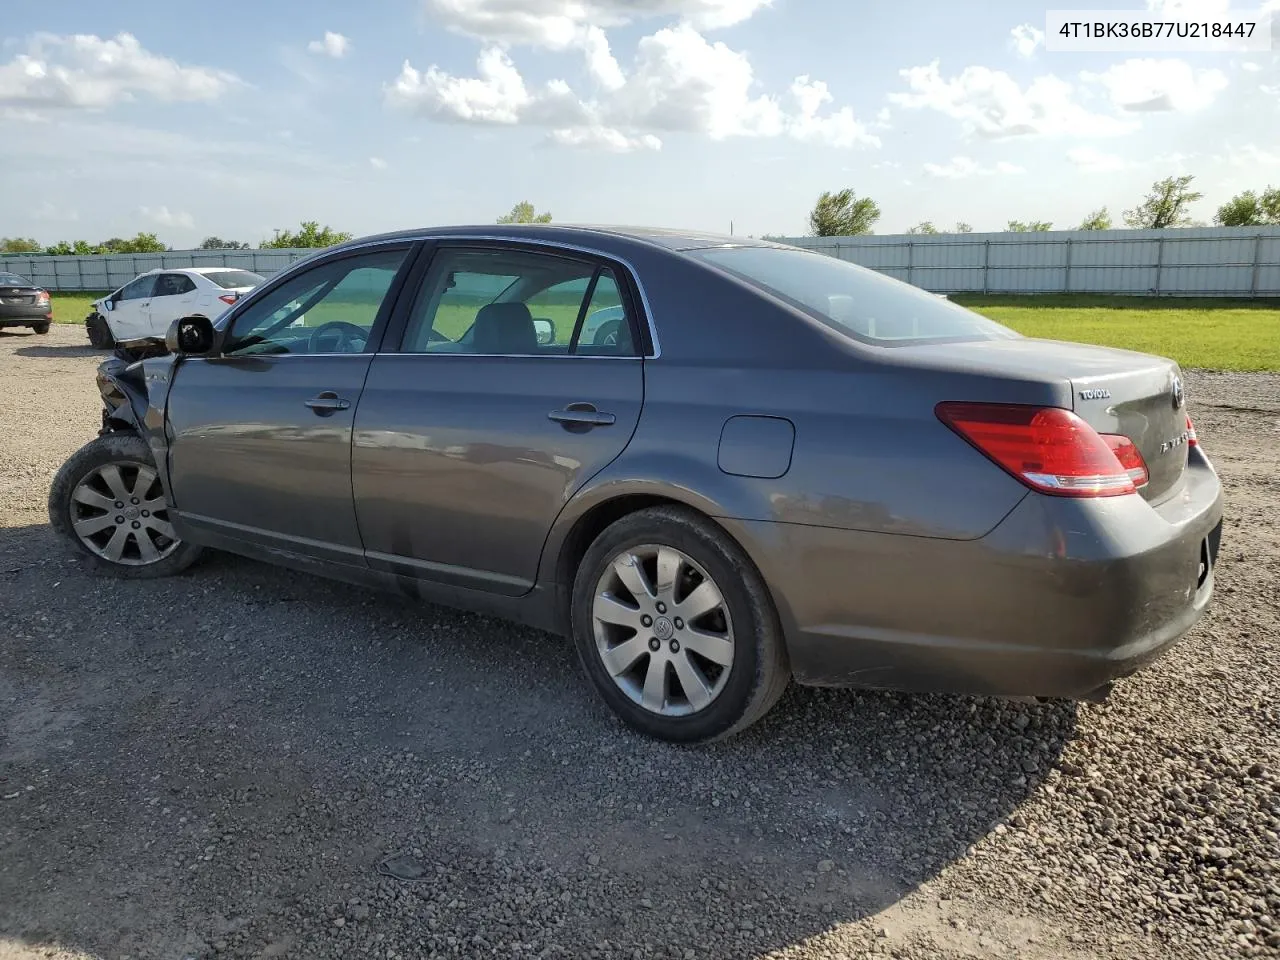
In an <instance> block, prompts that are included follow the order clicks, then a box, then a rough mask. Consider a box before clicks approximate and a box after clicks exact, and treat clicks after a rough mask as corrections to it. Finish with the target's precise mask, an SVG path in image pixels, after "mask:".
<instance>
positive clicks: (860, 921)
mask: <svg viewBox="0 0 1280 960" xmlns="http://www.w3.org/2000/svg"><path fill="white" fill-rule="evenodd" d="M82 340H83V333H82V331H80V330H79V329H75V328H70V329H69V328H56V329H55V331H54V332H53V333H52V334H51V335H50V336H48V337H35V336H25V335H22V334H10V335H0V384H3V386H4V399H3V407H0V411H2V422H3V425H4V428H5V429H4V432H3V435H2V436H0V462H3V463H4V469H3V473H2V474H0V494H3V496H2V497H0V960H19V958H21V960H28V958H35V957H48V956H55V957H84V956H102V957H112V958H116V957H122V956H129V957H133V958H142V957H157V958H159V957H164V958H177V957H284V956H289V957H306V958H313V957H315V958H325V957H378V958H391V957H406V958H407V957H431V956H438V957H482V956H503V957H514V958H521V957H528V958H533V957H593V958H596V957H598V958H605V957H618V958H633V957H635V958H699V960H701V958H713V957H717V958H718V957H748V956H750V957H758V956H771V957H786V958H801V957H804V958H817V957H832V958H835V957H840V958H846V957H857V956H864V955H885V956H896V957H905V958H964V957H1015V956H1016V957H1022V958H1042V960H1048V958H1084V957H1116V958H1121V957H1123V958H1135V957H1137V958H1144V957H1151V958H1156V957H1160V958H1165V957H1173V958H1184V957H1185V958H1197V960H1200V958H1206V957H1240V956H1280V698H1278V696H1277V694H1278V693H1280V689H1278V688H1280V655H1278V654H1280V640H1278V639H1277V625H1278V624H1280V596H1278V593H1277V583H1278V582H1280V549H1277V547H1280V532H1278V530H1277V526H1276V520H1277V515H1278V514H1277V509H1276V508H1277V504H1278V503H1280V377H1274V376H1270V377H1269V376H1261V375H1220V374H1213V375H1208V374H1196V373H1192V374H1190V375H1189V376H1188V381H1189V394H1190V397H1191V402H1192V411H1193V414H1194V415H1195V416H1196V418H1197V426H1198V428H1199V431H1200V434H1201V437H1202V439H1203V440H1204V442H1205V444H1206V446H1207V448H1208V450H1209V452H1210V455H1211V456H1212V457H1213V458H1214V460H1215V462H1216V463H1217V464H1218V465H1219V467H1220V469H1221V470H1222V472H1223V474H1224V478H1225V481H1226V484H1227V488H1228V495H1229V499H1230V503H1229V515H1228V517H1229V519H1228V526H1227V530H1226V534H1225V538H1224V545H1223V556H1222V563H1221V566H1220V568H1219V581H1218V582H1219V596H1218V600H1217V602H1216V604H1215V606H1214V608H1213V610H1212V612H1211V614H1210V616H1209V617H1208V618H1207V619H1206V620H1205V621H1204V622H1203V623H1202V624H1201V625H1200V626H1199V627H1198V628H1197V629H1196V630H1195V631H1194V632H1193V634H1192V635H1191V636H1189V637H1188V638H1187V639H1186V640H1185V641H1184V642H1183V643H1182V644H1181V645H1179V646H1178V647H1177V648H1175V649H1174V651H1172V652H1171V653H1170V654H1169V655H1168V656H1166V657H1165V658H1164V659H1162V660H1161V661H1160V662H1159V663H1158V664H1157V665H1156V666H1155V667H1153V668H1152V669H1150V670H1149V671H1147V672H1144V673H1142V674H1139V675H1138V676H1136V677H1133V678H1130V679H1129V680H1126V681H1124V682H1122V683H1121V684H1120V685H1119V687H1118V688H1117V692H1116V693H1115V695H1114V696H1113V698H1112V700H1111V701H1110V702H1108V703H1106V704H1086V705H1065V704H1036V705H1024V704H1010V703H1000V702H996V701H991V700H985V699H966V698H944V697H914V698H913V697H906V696H897V695H891V694H878V693H856V692H849V691H843V692H842V691H811V690H793V691H792V692H790V693H789V694H788V695H787V696H786V698H785V699H784V701H783V702H782V703H781V704H780V705H779V708H778V709H777V710H776V711H775V712H774V713H773V714H772V715H771V716H770V717H769V718H768V719H767V720H766V721H765V722H763V723H761V724H759V725H758V726H756V727H754V728H752V729H751V730H750V731H748V733H747V734H745V735H743V736H740V737H738V738H737V739H735V740H732V741H731V742H729V743H727V744H724V745H720V746H716V747H713V748H698V749H680V748H673V747H668V746H662V745H658V744H654V743H651V742H648V741H644V740H641V739H639V738H637V737H635V736H633V735H631V734H629V733H628V732H626V731H624V730H623V729H622V728H621V727H620V726H619V725H618V724H617V723H616V722H615V721H614V720H613V719H612V718H611V716H610V715H609V714H608V713H607V712H606V711H605V709H604V708H603V707H602V706H601V705H599V704H598V703H597V702H596V700H595V699H594V697H593V696H592V695H591V694H590V692H589V691H588V690H587V689H586V687H585V685H584V683H583V682H582V681H581V680H580V678H579V674H578V668H577V665H576V663H575V662H574V660H573V657H572V654H571V651H570V650H569V648H568V646H567V644H565V643H563V642H561V641H559V640H556V639H555V638H551V637H548V636H546V635H544V634H540V633H535V632H531V631H528V630H524V629H519V628H515V627H511V626H507V625H504V624H501V623H498V622H496V621H492V620H488V619H485V618H482V617H477V616H470V615H466V614H461V613H455V612H451V611H447V610H444V609H441V608H435V607H430V606H421V605H418V606H415V605H412V604H410V603H408V602H405V601H401V600H399V599H396V598H390V597H384V596H381V595H376V594H369V593H362V592H359V591H357V590H355V589H354V588H347V587H345V586H342V585H336V584H332V583H328V582H323V581H319V580H315V579H313V578H310V577H306V576H303V575H299V574H293V573H289V572H285V571H281V570H277V569H273V568H270V567H266V566H263V565H259V564H255V563H251V562H249V561H243V560H239V559H235V558H232V557H226V556H214V557H212V558H211V559H209V560H208V561H206V562H204V563H202V564H201V565H199V566H198V567H196V568H195V569H193V570H192V571H191V572H190V574H189V575H187V576H184V577H181V578H178V579H174V580H168V581H161V582H155V583H132V582H120V581H113V580H107V579H99V578H94V577H91V576H88V575H87V574H86V573H85V572H84V571H83V570H82V569H81V567H80V565H79V563H78V562H77V561H75V560H74V559H73V558H72V557H71V555H70V554H69V552H68V551H67V550H66V549H65V548H64V547H63V546H62V545H61V544H60V543H58V542H57V541H55V540H54V538H53V537H52V535H51V534H50V532H49V530H48V526H47V522H46V519H45V515H44V496H45V493H46V491H47V488H48V483H49V479H50V477H51V475H52V473H53V471H54V470H56V469H57V467H58V465H59V464H60V463H61V462H62V460H63V459H64V458H65V457H66V456H67V455H68V454H69V453H71V452H72V451H73V450H74V449H76V448H77V447H78V446H79V445H80V444H81V443H83V442H85V441H87V440H88V439H90V438H91V437H92V436H93V435H94V432H95V429H96V424H97V422H98V421H97V411H98V402H97V398H96V393H95V390H94V385H93V367H94V365H95V364H96V362H97V360H98V359H99V358H100V357H101V355H100V354H95V353H92V352H90V351H89V350H87V349H83V348H81V347H80V346H79V344H80V343H81V342H82ZM380 868H381V869H384V870H386V871H389V872H390V873H391V874H393V876H386V875H384V874H383V873H381V872H380Z"/></svg>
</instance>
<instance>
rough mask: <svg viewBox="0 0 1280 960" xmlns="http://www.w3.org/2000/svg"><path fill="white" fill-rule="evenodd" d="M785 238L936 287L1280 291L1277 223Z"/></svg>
mask: <svg viewBox="0 0 1280 960" xmlns="http://www.w3.org/2000/svg"><path fill="white" fill-rule="evenodd" d="M785 242H787V243H792V244H795V245H796V246H801V247H806V248H809V249H813V250H820V251H822V252H824V253H829V254H831V255H838V256H839V257H840V258H841V259H843V260H848V261H850V262H852V263H857V264H860V265H861V266H864V267H869V268H871V269H872V270H878V271H880V272H881V273H885V274H888V275H889V276H892V277H896V278H897V279H899V280H906V281H907V282H909V283H914V284H916V285H917V286H920V287H923V288H925V289H926V290H932V291H934V292H936V293H959V292H973V293H984V292H985V293H1015V294H1016V293H1119V294H1133V295H1138V296H1150V295H1168V296H1205V297H1213V296H1232V297H1276V296H1280V229H1277V228H1276V227H1195V228H1186V229H1177V230H1105V231H1079V230H1072V231H1054V232H1047V233H1034V234H1031V233H1016V234H1015V233H986V234H980V233H971V234H939V235H924V234H920V235H901V236H867V237H796V238H790V239H787V240H786V241H785Z"/></svg>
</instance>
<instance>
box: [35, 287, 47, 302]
mask: <svg viewBox="0 0 1280 960" xmlns="http://www.w3.org/2000/svg"><path fill="white" fill-rule="evenodd" d="M48 302H49V291H48V290H40V291H37V293H36V304H37V305H38V306H44V304H46V303H48Z"/></svg>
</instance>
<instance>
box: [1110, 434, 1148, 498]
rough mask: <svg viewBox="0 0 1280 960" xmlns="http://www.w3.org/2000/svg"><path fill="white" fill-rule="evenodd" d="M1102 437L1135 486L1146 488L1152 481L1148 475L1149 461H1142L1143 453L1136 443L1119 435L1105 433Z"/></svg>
mask: <svg viewBox="0 0 1280 960" xmlns="http://www.w3.org/2000/svg"><path fill="white" fill-rule="evenodd" d="M1101 436H1102V442H1103V443H1105V444H1106V445H1107V446H1108V447H1110V448H1111V452H1112V453H1114V454H1115V455H1116V459H1117V460H1119V461H1120V466H1122V467H1124V472H1125V473H1127V474H1129V479H1130V480H1132V481H1133V485H1134V486H1135V487H1143V486H1146V484H1147V481H1148V480H1149V479H1150V477H1149V476H1148V474H1147V461H1145V460H1143V459H1142V451H1140V450H1139V449H1138V448H1137V446H1136V445H1135V444H1134V442H1133V441H1132V440H1130V439H1129V438H1128V437H1125V436H1121V435H1120V434H1118V433H1104V434H1101Z"/></svg>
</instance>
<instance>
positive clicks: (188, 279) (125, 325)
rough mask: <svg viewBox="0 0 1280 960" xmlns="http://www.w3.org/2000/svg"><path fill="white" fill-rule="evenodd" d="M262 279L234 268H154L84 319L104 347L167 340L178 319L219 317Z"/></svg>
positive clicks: (99, 303) (95, 342) (92, 337)
mask: <svg viewBox="0 0 1280 960" xmlns="http://www.w3.org/2000/svg"><path fill="white" fill-rule="evenodd" d="M263 279H264V278H263V277H261V276H259V275H258V274H256V273H251V272H249V271H248V270H238V269H236V268H235V267H182V268H179V269H170V270H161V269H157V270H150V271H148V272H147V273H144V274H141V275H139V276H138V277H137V278H135V279H133V280H130V281H129V282H128V283H126V284H125V285H124V286H123V287H121V288H120V289H119V290H116V291H114V292H113V293H111V294H109V295H108V296H105V297H103V298H102V299H101V300H95V301H94V302H93V309H92V311H90V313H89V316H87V317H86V318H85V321H84V325H85V329H86V330H87V331H88V333H89V342H90V343H91V344H92V345H93V346H95V347H97V348H98V349H100V350H102V349H107V348H109V347H112V346H115V344H117V343H122V342H128V341H132V340H147V339H157V340H163V339H164V335H165V333H166V332H167V331H168V329H169V324H171V323H172V322H173V321H174V320H177V319H178V318H179V317H189V316H192V315H193V314H200V315H202V316H206V317H208V318H209V319H210V320H216V319H217V318H218V317H219V316H220V315H221V314H222V312H223V311H224V310H226V309H227V308H228V307H229V306H231V305H232V304H233V303H235V302H236V301H237V300H239V299H240V297H242V296H243V295H244V294H246V293H248V292H249V291H250V290H252V289H253V288H254V287H256V286H257V285H258V284H260V283H262V281H263Z"/></svg>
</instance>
